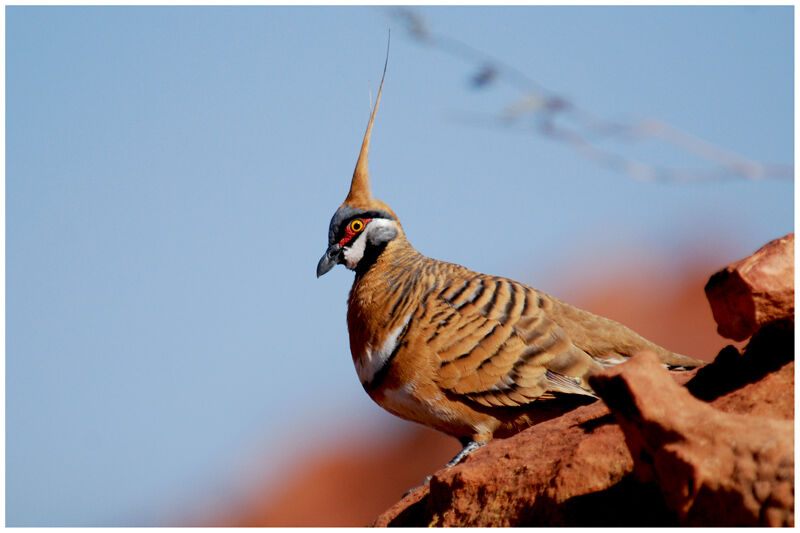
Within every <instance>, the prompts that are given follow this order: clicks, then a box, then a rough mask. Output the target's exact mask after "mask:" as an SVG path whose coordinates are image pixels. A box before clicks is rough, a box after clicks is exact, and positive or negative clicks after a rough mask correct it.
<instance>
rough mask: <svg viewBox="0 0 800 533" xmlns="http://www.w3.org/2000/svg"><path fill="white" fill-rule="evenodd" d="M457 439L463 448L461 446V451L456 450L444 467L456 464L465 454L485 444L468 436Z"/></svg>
mask: <svg viewBox="0 0 800 533" xmlns="http://www.w3.org/2000/svg"><path fill="white" fill-rule="evenodd" d="M458 441H459V442H460V443H461V446H463V448H461V451H460V452H458V453H457V454H456V456H455V457H453V458H452V459H450V462H449V463H447V464H446V465H445V468H448V467H451V466H455V465H457V464H458V463H460V462H461V461H463V460H464V458H465V457H466V456H468V455H469V454H471V453H472V452H474V451H475V450H477V449H478V448H480V447H481V446H484V445H485V444H486V443H485V442H475V441H474V440H472V439H471V438H469V437H459V439H458Z"/></svg>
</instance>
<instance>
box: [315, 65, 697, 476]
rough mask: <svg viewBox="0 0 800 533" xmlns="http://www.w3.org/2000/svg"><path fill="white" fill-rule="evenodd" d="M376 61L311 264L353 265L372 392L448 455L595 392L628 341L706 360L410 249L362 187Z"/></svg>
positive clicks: (352, 323) (352, 322) (689, 362)
mask: <svg viewBox="0 0 800 533" xmlns="http://www.w3.org/2000/svg"><path fill="white" fill-rule="evenodd" d="M387 65H388V52H387V62H386V64H384V70H383V76H382V77H381V82H380V86H379V89H378V94H377V97H376V100H375V104H374V106H373V107H372V111H371V114H370V117H369V122H368V124H367V129H366V132H365V134H364V138H363V140H362V143H361V150H360V152H359V155H358V159H357V162H356V167H355V170H354V172H353V177H352V179H351V182H350V190H349V192H348V194H347V197H346V198H345V200H344V202H343V203H342V204H341V206H339V208H338V209H337V210H336V211H335V212H334V214H333V217H332V218H331V221H330V224H329V227H328V247H327V250H326V251H325V253H324V254H323V256H322V258H321V259H320V260H319V262H318V264H317V278H319V277H321V276H322V275H324V274H325V273H327V272H328V271H330V270H331V269H332V268H333V267H334V266H336V265H339V264H342V265H344V266H345V267H346V268H348V269H350V270H352V271H354V272H355V277H354V280H353V285H352V288H351V290H350V294H349V297H348V302H347V327H348V332H349V341H350V351H351V355H352V358H353V363H354V365H355V370H356V373H357V375H358V378H359V380H360V382H361V385H362V386H363V388H364V390H365V391H366V392H367V394H368V395H369V396H370V397H371V398H372V400H374V401H375V402H376V403H377V404H378V405H380V406H381V407H383V408H384V409H386V410H387V411H389V412H390V413H392V414H394V415H397V416H399V417H400V418H403V419H406V420H410V421H412V422H417V423H420V424H423V425H425V426H428V427H431V428H434V429H436V430H439V431H441V432H443V433H445V434H448V435H451V436H453V437H455V438H457V439H458V440H459V442H460V444H461V446H462V448H461V451H460V452H459V453H458V454H457V455H456V456H455V457H454V458H453V459H452V460H451V461H450V462H448V463H447V465H446V466H453V465H455V464H458V463H459V462H460V461H462V460H463V459H464V458H465V457H466V456H467V455H469V454H470V453H472V452H473V451H474V450H476V449H478V448H480V447H481V446H483V445H485V444H486V443H488V442H489V441H491V440H492V439H494V438H506V437H509V436H511V435H513V434H515V433H518V432H519V431H521V430H523V429H525V428H527V427H529V426H531V425H533V424H536V423H539V422H541V421H544V420H547V419H549V418H552V417H554V416H558V415H560V414H562V413H564V412H566V411H567V410H569V409H573V408H575V407H576V406H578V405H583V404H585V403H590V402H593V401H596V399H597V396H596V395H595V393H594V391H593V390H592V388H591V386H590V385H589V383H588V377H589V376H590V375H592V374H593V373H595V372H598V371H601V370H602V369H603V368H606V367H608V366H611V365H616V364H620V363H622V362H624V361H626V360H627V359H629V358H630V357H631V356H632V355H634V354H635V353H637V352H639V351H642V350H649V351H652V352H655V353H656V355H657V356H658V357H659V358H660V360H661V362H662V363H663V364H664V365H665V366H667V367H668V368H672V369H689V368H694V367H698V366H702V365H703V364H705V363H703V362H701V361H697V360H695V359H692V358H690V357H687V356H684V355H680V354H677V353H673V352H671V351H669V350H667V349H666V348H662V347H661V346H659V345H657V344H655V343H653V342H651V341H649V340H646V339H645V338H643V337H642V336H641V335H639V334H637V333H636V332H634V331H633V330H631V329H629V328H628V327H626V326H624V325H622V324H620V323H618V322H615V321H613V320H611V319H608V318H604V317H601V316H598V315H595V314H593V313H590V312H588V311H585V310H582V309H579V308H577V307H574V306H572V305H570V304H568V303H566V302H563V301H561V300H559V299H557V298H555V297H553V296H550V295H549V294H546V293H545V292H543V291H540V290H538V289H535V288H533V287H530V286H528V285H526V284H524V283H520V282H518V281H514V280H512V279H508V278H505V277H501V276H493V275H487V274H482V273H479V272H475V271H472V270H470V269H468V268H466V267H463V266H461V265H458V264H454V263H449V262H445V261H439V260H436V259H432V258H429V257H426V256H424V255H423V254H421V253H419V252H418V251H417V250H416V249H415V248H414V247H413V246H412V245H411V243H410V242H409V240H408V238H407V237H406V234H405V232H404V230H403V226H402V225H401V223H400V220H399V218H398V217H397V215H396V214H395V212H394V211H393V210H392V209H391V208H390V207H389V206H388V205H387V204H386V203H384V202H383V201H381V200H378V199H377V198H374V197H373V195H372V192H371V188H370V177H369V170H368V158H369V146H370V138H371V135H372V128H373V124H374V122H375V115H376V113H377V111H378V106H379V105H380V101H381V94H382V92H383V83H384V81H385V79H386V67H387Z"/></svg>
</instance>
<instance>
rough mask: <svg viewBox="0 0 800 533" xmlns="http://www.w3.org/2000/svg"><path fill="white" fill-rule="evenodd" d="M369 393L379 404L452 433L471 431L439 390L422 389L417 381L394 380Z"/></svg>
mask: <svg viewBox="0 0 800 533" xmlns="http://www.w3.org/2000/svg"><path fill="white" fill-rule="evenodd" d="M370 396H371V397H372V399H373V400H375V401H376V402H377V403H378V405H380V406H381V407H383V408H384V409H386V410H387V411H389V412H390V413H392V414H394V415H397V416H399V417H400V418H404V419H406V420H411V421H412V422H419V423H420V424H424V425H426V426H429V427H433V428H436V429H438V430H440V431H444V432H445V433H449V434H451V435H461V434H464V433H466V432H468V428H466V427H464V428H462V427H461V426H463V423H462V422H461V421H460V420H459V416H458V413H456V411H455V410H454V409H452V408H451V407H450V406H449V405H448V403H449V402H448V401H447V400H446V398H445V397H444V395H443V394H442V393H441V391H439V390H435V391H430V390H420V387H419V386H418V385H417V384H416V383H414V382H410V381H408V382H405V383H391V384H387V386H385V387H382V389H381V390H380V391H371V392H370Z"/></svg>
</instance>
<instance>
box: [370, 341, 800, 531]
mask: <svg viewBox="0 0 800 533" xmlns="http://www.w3.org/2000/svg"><path fill="white" fill-rule="evenodd" d="M787 339H791V336H790V335H788V334H786V333H784V332H781V334H780V335H779V336H778V337H777V339H776V338H775V337H774V336H773V337H771V341H770V342H766V341H762V342H760V343H759V344H758V345H757V346H755V347H754V348H752V351H751V352H749V353H748V351H747V350H746V351H745V354H744V356H742V355H740V354H739V352H738V351H737V350H736V349H735V348H733V347H729V348H728V349H726V350H723V352H722V353H721V354H720V356H719V357H718V358H717V359H716V360H715V361H714V363H712V364H710V365H708V366H706V367H704V368H702V369H700V370H699V371H698V370H693V371H690V372H676V373H666V371H664V370H662V369H661V368H660V367H659V368H658V369H657V374H659V375H661V377H664V376H666V377H667V379H668V378H669V377H671V378H672V379H673V380H674V381H675V383H677V384H682V383H686V382H687V381H688V383H687V387H690V388H691V390H692V392H693V393H694V394H697V395H701V396H704V397H705V398H706V399H708V400H709V401H710V403H709V404H703V403H702V402H700V401H699V400H693V401H695V402H696V403H699V404H700V405H704V406H706V407H708V409H711V410H712V411H714V412H717V410H719V411H723V412H731V413H741V412H754V413H757V416H752V415H751V416H748V417H746V418H748V419H749V418H753V419H756V420H759V419H762V418H763V419H767V418H771V419H774V420H775V421H777V420H781V421H786V422H782V424H783V425H784V426H787V425H788V426H790V427H791V422H789V421H791V420H793V418H794V395H793V391H794V362H793V361H791V357H788V362H786V361H787V355H786V352H789V353H791V341H790V340H787ZM754 341H756V338H754V339H753V341H752V342H751V345H752V344H753V342H754ZM776 345H780V346H782V347H783V349H782V350H783V351H780V350H779V351H777V352H776V351H775V349H776ZM748 349H750V346H748ZM770 353H771V354H775V353H778V355H779V357H778V361H779V362H777V363H774V364H767V363H765V361H770V360H771V357H770ZM726 379H727V380H730V381H731V383H732V385H730V386H720V385H719V383H720V381H723V382H724V381H725V380H726ZM657 387H661V388H656V387H655V386H654V387H652V392H654V393H655V392H659V391H661V390H662V389H663V383H661V382H659V384H658V385H657ZM675 387H677V385H675ZM675 387H672V389H674V388H675ZM667 390H669V388H668V389H667ZM677 390H679V391H681V392H682V393H683V394H684V395H688V392H686V390H684V389H681V388H677ZM667 396H668V398H667V399H666V400H665V401H664V402H662V403H659V405H660V406H661V408H662V409H663V410H665V411H667V412H668V411H669V410H671V409H672V407H671V406H672V403H671V401H670V399H671V397H672V394H671V392H670V393H669V394H667ZM720 414H721V413H720ZM703 423H704V420H701V421H700V422H698V424H699V425H701V426H702V425H703ZM766 425H769V424H766ZM780 425H781V423H779V424H778V426H780ZM759 427H760V426H759ZM748 432H749V430H748ZM790 442H791V441H790ZM783 444H784V445H785V442H784V443H783ZM742 464H744V463H742ZM786 470H787V469H786V468H785V467H783V470H780V469H779V471H780V474H781V475H785V474H786ZM633 471H634V459H633V457H632V456H631V453H630V451H629V449H628V446H627V445H626V439H625V437H624V433H623V431H622V430H621V429H620V426H618V425H617V423H616V422H615V420H614V418H613V416H612V415H611V414H610V411H609V410H608V408H607V407H606V405H605V404H604V403H602V402H597V403H594V404H591V405H587V406H584V407H580V408H578V409H575V410H574V411H571V412H569V413H567V414H566V415H564V416H562V417H559V418H556V419H552V420H549V421H547V422H544V423H541V424H538V425H536V426H533V427H531V428H528V429H526V430H525V431H523V432H521V433H519V434H517V435H514V436H513V437H510V438H508V439H504V440H495V441H492V442H490V443H489V444H488V445H486V446H485V447H483V448H481V449H479V450H477V451H475V452H473V454H471V455H470V456H469V457H467V459H465V461H464V462H463V463H461V464H459V465H457V466H455V467H452V468H450V469H444V470H440V471H438V472H436V473H435V474H434V476H433V479H432V481H431V483H430V485H426V486H424V487H421V488H420V489H417V490H416V491H415V492H413V493H412V494H410V495H409V496H407V497H406V498H404V499H402V500H401V501H399V502H397V503H396V504H395V505H394V506H392V507H391V508H389V509H388V510H387V511H386V512H384V513H383V514H381V515H380V516H379V517H378V518H377V519H376V520H375V522H374V523H373V525H375V526H429V525H436V526H475V527H486V526H534V525H548V526H670V525H672V526H676V525H679V524H680V523H681V520H684V521H688V520H689V519H692V520H696V521H697V522H699V521H700V519H701V518H702V517H700V518H698V515H694V514H692V515H685V516H684V515H681V514H679V512H678V511H677V510H675V509H672V508H670V507H669V506H668V505H667V503H666V502H665V499H664V497H663V496H662V489H661V488H659V487H658V486H657V485H655V484H652V483H644V482H642V481H641V480H637V479H636V477H635V476H634V474H633ZM764 472H766V470H765V471H764ZM764 472H762V473H764ZM776 472H778V471H776ZM775 475H777V473H776V474H775ZM697 479H703V478H702V476H698V478H697ZM767 479H768V476H765V478H764V480H767ZM761 481H762V480H758V481H757V482H755V483H753V484H752V488H753V490H754V491H757V492H758V494H761V495H762V496H763V495H764V494H766V493H767V492H769V494H770V496H767V497H766V499H765V500H764V502H766V503H763V504H762V507H763V509H764V510H765V516H767V515H769V516H770V517H771V518H769V520H775V521H779V520H782V519H784V518H787V516H788V512H787V511H786V509H787V507H786V505H788V504H787V501H786V498H785V496H786V494H787V493H786V491H785V490H783V489H780V490H776V491H774V492H773V491H772V489H773V486H774V484H773V483H772V482H770V483H769V484H767V483H763V482H761ZM772 481H774V479H773V480H772ZM719 482H720V483H721V486H725V485H724V483H725V482H724V481H719ZM703 494H705V492H704V493H703ZM773 503H774V504H775V505H773ZM695 509H700V508H699V507H697V508H695ZM726 516H728V517H729V518H736V517H735V515H734V514H732V513H728V514H727V515H726ZM687 517H689V518H687ZM693 523H694V522H693ZM727 523H729V524H730V523H734V522H727ZM716 525H721V523H716Z"/></svg>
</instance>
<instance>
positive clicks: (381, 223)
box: [344, 218, 395, 270]
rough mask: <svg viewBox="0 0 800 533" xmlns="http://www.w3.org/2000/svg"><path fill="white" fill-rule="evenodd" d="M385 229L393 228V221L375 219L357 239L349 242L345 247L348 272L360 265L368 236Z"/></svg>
mask: <svg viewBox="0 0 800 533" xmlns="http://www.w3.org/2000/svg"><path fill="white" fill-rule="evenodd" d="M386 227H395V224H394V222H393V221H391V220H387V219H385V218H375V219H372V220H370V221H369V222H368V223H367V227H366V228H364V231H362V232H361V234H360V235H359V236H358V237H356V238H355V239H354V240H352V241H350V243H349V244H347V245H346V246H345V248H344V260H345V266H346V267H347V268H349V269H350V270H355V269H356V267H357V266H358V263H360V262H361V259H363V258H364V250H365V249H366V247H367V240H368V239H369V235H370V234H371V233H372V232H374V231H376V230H379V229H381V228H386Z"/></svg>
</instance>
